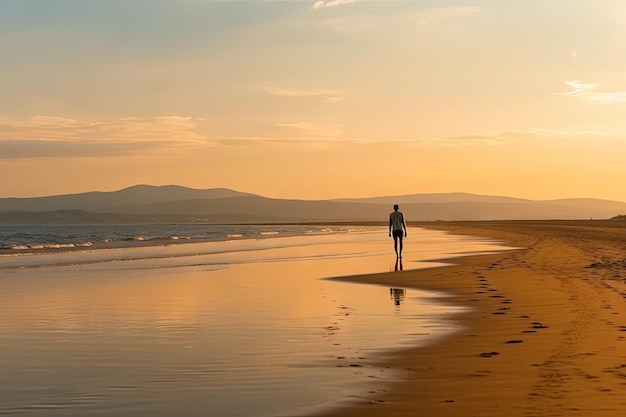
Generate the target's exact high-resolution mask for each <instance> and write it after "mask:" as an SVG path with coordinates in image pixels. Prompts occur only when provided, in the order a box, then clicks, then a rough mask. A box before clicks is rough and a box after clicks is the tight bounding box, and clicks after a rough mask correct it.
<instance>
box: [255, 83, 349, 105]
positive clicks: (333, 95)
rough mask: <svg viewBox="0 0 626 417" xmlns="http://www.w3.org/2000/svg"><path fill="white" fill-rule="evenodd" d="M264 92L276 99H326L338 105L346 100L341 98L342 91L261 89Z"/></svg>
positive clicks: (267, 87) (266, 87)
mask: <svg viewBox="0 0 626 417" xmlns="http://www.w3.org/2000/svg"><path fill="white" fill-rule="evenodd" d="M260 88H261V89H262V90H263V91H265V92H266V93H267V94H269V95H271V96H276V97H325V100H324V101H326V102H327V103H336V102H338V101H342V100H344V98H343V97H341V95H340V94H341V91H335V90H319V89H305V90H299V89H288V88H280V87H270V86H263V87H260Z"/></svg>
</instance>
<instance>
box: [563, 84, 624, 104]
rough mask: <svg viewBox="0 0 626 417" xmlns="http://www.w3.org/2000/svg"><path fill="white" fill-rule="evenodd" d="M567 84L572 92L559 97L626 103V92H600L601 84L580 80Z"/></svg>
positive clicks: (595, 101) (606, 102)
mask: <svg viewBox="0 0 626 417" xmlns="http://www.w3.org/2000/svg"><path fill="white" fill-rule="evenodd" d="M565 84H567V85H568V86H569V87H571V88H572V90H571V91H568V92H566V93H556V95H557V96H566V97H573V98H576V99H579V100H584V101H590V102H593V103H604V104H615V103H626V91H620V92H610V91H599V89H600V87H601V85H600V84H589V83H584V82H582V81H578V80H574V81H565Z"/></svg>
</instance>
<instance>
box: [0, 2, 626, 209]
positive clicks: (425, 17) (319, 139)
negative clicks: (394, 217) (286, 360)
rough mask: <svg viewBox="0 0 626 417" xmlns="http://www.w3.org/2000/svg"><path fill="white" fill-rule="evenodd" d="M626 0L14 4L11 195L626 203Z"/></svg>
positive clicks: (2, 40)
mask: <svg viewBox="0 0 626 417" xmlns="http://www.w3.org/2000/svg"><path fill="white" fill-rule="evenodd" d="M624 16H626V6H625V2H624V1H623V0H595V1H591V0H582V1H577V2H571V1H567V0H548V1H546V0H528V1H517V0H501V1H494V0H476V1H467V0H445V1H441V0H425V1H417V0H406V1H366V0H360V1H359V0H319V1H317V0H306V1H305V0H301V1H263V0H249V1H231V0H222V1H212V0H202V1H200V0H154V1H149V2H146V1H139V0H124V1H121V0H107V1H89V2H85V1H84V0H56V1H54V2H50V1H47V0H17V1H6V0H0V55H1V56H2V57H3V58H2V61H1V62H0V75H1V76H0V91H1V92H2V94H0V169H1V170H2V172H3V173H4V175H5V177H6V178H10V180H5V181H2V183H1V184H0V198H2V197H31V196H43V195H53V194H70V193H78V192H86V191H94V190H98V191H113V190H118V189H121V188H125V187H128V186H131V185H134V184H152V185H165V184H178V185H182V186H186V187H192V188H213V187H226V188H232V189H235V190H239V191H243V192H250V193H255V194H261V195H264V196H267V197H276V198H300V199H326V198H338V197H367V196H376V195H394V194H410V193H437V192H467V193H476V194H492V195H507V196H512V197H521V198H529V199H552V198H568V197H590V198H603V199H612V200H620V201H626V191H625V189H624V187H623V185H622V182H623V178H625V177H626V164H624V162H623V160H624V155H626V117H625V116H626V77H624V74H626V42H625V41H626V25H624V18H623V17H624Z"/></svg>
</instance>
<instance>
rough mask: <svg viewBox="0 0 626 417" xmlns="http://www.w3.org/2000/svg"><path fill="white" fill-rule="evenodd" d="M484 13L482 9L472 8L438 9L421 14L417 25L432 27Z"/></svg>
mask: <svg viewBox="0 0 626 417" xmlns="http://www.w3.org/2000/svg"><path fill="white" fill-rule="evenodd" d="M482 11H483V9H482V8H480V7H472V6H453V7H436V8H433V9H429V10H425V11H423V12H421V13H419V14H418V16H417V19H416V23H417V25H418V26H431V25H435V24H440V23H443V22H445V21H448V20H450V19H453V18H456V17H460V16H466V15H470V14H476V13H480V12H482Z"/></svg>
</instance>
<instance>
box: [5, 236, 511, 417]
mask: <svg viewBox="0 0 626 417" xmlns="http://www.w3.org/2000/svg"><path fill="white" fill-rule="evenodd" d="M499 250H504V248H503V247H502V246H501V245H500V244H499V242H494V241H488V240H483V239H478V238H472V237H467V236H454V235H450V234H446V233H443V232H440V231H434V230H425V229H419V228H409V235H408V237H407V239H406V240H405V251H404V256H403V258H402V259H396V257H395V254H394V253H393V243H392V240H391V239H390V238H389V237H388V235H387V230H386V228H384V227H376V226H371V227H370V226H350V225H148V226H147V225H128V226H103V225H95V226H85V225H81V226H40V227H30V226H29V227H26V226H1V227H0V369H2V372H0V415H9V416H14V415H15V416H37V417H57V416H58V417H73V416H86V417H89V416H139V417H142V416H153V417H154V416H157V417H159V416H164V417H165V416H181V417H187V416H189V417H195V416H215V417H248V416H255V417H270V416H277V417H281V416H303V415H309V416H310V415H314V414H315V413H316V412H320V411H322V410H324V409H326V408H329V407H339V406H344V405H346V404H349V403H351V402H363V401H365V402H372V403H376V402H377V401H378V400H379V398H380V397H381V396H382V395H384V392H385V390H386V389H387V388H388V386H389V384H390V383H391V382H394V381H397V380H399V379H402V377H403V375H402V372H401V371H399V370H391V369H388V368H380V367H377V366H376V365H374V364H375V363H377V361H376V359H377V358H379V357H380V356H381V355H384V354H387V353H389V352H393V351H395V350H400V349H405V348H407V347H412V346H419V345H425V344H430V343H435V342H436V341H437V340H438V339H439V338H441V337H444V336H446V335H448V334H450V333H451V332H455V331H458V330H459V329H460V328H461V325H460V323H459V322H457V320H456V317H457V316H458V313H460V312H461V311H463V309H462V308H461V307H459V306H455V305H451V304H449V303H448V302H447V301H446V299H445V294H440V293H434V292H428V291H421V290H419V289H413V288H402V287H393V288H389V287H382V286H376V285H363V284H354V283H348V282H344V281H340V280H334V279H329V278H336V277H345V276H350V275H358V274H370V273H378V272H392V273H401V272H402V271H406V270H409V269H416V268H426V267H437V266H442V265H445V263H442V261H439V260H438V259H444V258H450V257H455V256H466V255H470V254H475V253H485V252H493V251H499ZM447 262H449V261H447Z"/></svg>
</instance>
